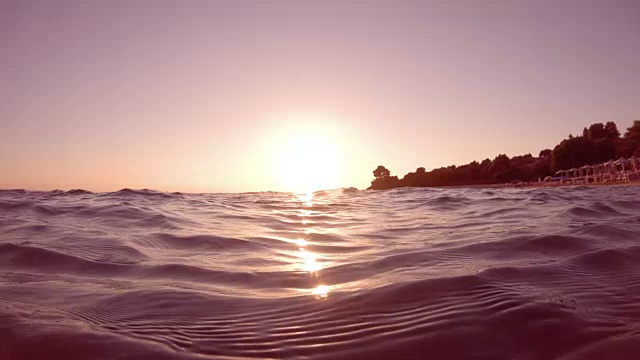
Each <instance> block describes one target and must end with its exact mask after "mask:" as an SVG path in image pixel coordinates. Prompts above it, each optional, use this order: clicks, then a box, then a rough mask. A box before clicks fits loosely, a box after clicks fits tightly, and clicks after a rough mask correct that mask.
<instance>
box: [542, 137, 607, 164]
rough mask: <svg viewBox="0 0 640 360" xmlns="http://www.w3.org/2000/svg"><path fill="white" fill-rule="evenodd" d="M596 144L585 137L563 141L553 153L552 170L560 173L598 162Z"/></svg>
mask: <svg viewBox="0 0 640 360" xmlns="http://www.w3.org/2000/svg"><path fill="white" fill-rule="evenodd" d="M597 159H598V157H597V149H596V145H595V143H594V142H592V141H590V140H589V139H587V138H584V137H576V138H573V137H572V138H569V139H565V140H562V142H561V143H560V144H558V145H556V147H555V148H553V151H552V152H551V169H552V170H553V171H558V170H562V169H571V168H573V167H578V166H582V165H585V164H593V163H595V162H597Z"/></svg>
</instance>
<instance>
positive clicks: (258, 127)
mask: <svg viewBox="0 0 640 360" xmlns="http://www.w3.org/2000/svg"><path fill="white" fill-rule="evenodd" d="M639 35H640V2H638V1H635V0H629V1H625V0H609V1H604V0H603V1H591V0H580V1H565V0H536V1H523V0H513V1H504V0H501V1H490V0H480V1H478V0H470V1H455V0H452V1H429V0H422V1H403V0H399V1H367V0H353V1H331V0H323V1H304V0H300V1H270V0H256V1H245V0H233V1H222V0H207V1H205V0H202V1H200V0H184V1H175V0H174V1H164V0H138V1H119V0H114V1H106V0H105V1H94V0H78V1H65V0H58V1H48V0H47V1H37V0H26V1H17V0H0V154H2V155H1V156H0V188H26V189H38V190H50V189H72V188H83V189H88V190H94V191H112V190H117V189H120V188H125V187H128V188H151V189H159V190H166V191H188V192H245V191H265V190H285V191H287V190H291V189H292V186H294V185H296V184H295V181H293V183H292V182H291V181H287V179H289V178H293V179H295V180H296V181H298V182H301V183H305V182H307V183H308V182H310V181H313V179H316V180H317V183H315V182H314V183H313V185H314V186H325V187H351V186H352V187H357V188H366V187H367V186H368V185H369V183H370V181H371V180H372V178H373V175H372V171H373V169H375V167H376V166H377V165H384V166H386V167H387V168H389V169H390V170H391V172H392V174H395V175H400V176H402V175H404V174H405V173H407V172H409V171H415V169H416V168H417V167H420V166H423V167H425V168H427V169H432V168H436V167H441V166H447V165H451V164H457V165H461V164H465V163H468V162H470V161H472V160H482V159H484V158H493V157H495V156H496V155H497V154H499V153H506V154H507V155H509V156H514V155H519V154H525V153H532V154H534V155H537V153H538V152H539V151H540V150H542V149H544V148H552V147H553V146H554V145H555V144H557V143H558V142H559V141H561V140H562V139H563V138H565V137H567V136H568V134H569V133H573V134H579V133H581V130H582V128H583V127H584V126H588V125H589V124H591V123H594V122H603V121H610V120H613V121H616V122H617V123H618V126H619V128H620V129H624V128H626V127H628V126H630V124H631V123H632V121H633V120H637V119H640V101H638V99H640V96H639V95H640V42H639V40H638V39H639V37H638V36H639ZM298 185H300V184H298Z"/></svg>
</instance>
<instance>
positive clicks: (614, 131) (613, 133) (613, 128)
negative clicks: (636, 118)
mask: <svg viewBox="0 0 640 360" xmlns="http://www.w3.org/2000/svg"><path fill="white" fill-rule="evenodd" d="M604 130H605V131H606V132H607V137H608V138H611V139H617V138H619V137H620V131H618V125H616V123H614V122H613V121H607V123H606V124H605V125H604Z"/></svg>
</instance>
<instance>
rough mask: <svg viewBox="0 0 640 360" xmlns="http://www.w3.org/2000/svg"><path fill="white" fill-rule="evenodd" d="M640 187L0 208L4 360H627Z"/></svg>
mask: <svg viewBox="0 0 640 360" xmlns="http://www.w3.org/2000/svg"><path fill="white" fill-rule="evenodd" d="M639 354H640V187H634V186H615V187H562V188H539V189H534V188H530V189H512V188H508V189H507V188H485V189H479V188H455V189H428V188H423V189H414V188H403V189H395V190H390V191H360V190H356V189H341V190H333V191H325V192H316V193H314V194H312V195H305V196H301V195H292V194H287V193H274V192H264V193H244V194H182V193H164V192H157V191H151V190H139V191H136V190H128V189H124V190H121V191H118V192H112V193H91V192H87V191H83V190H72V191H68V192H64V191H53V192H29V191H22V190H6V191H0V359H200V358H216V359H218V358H313V359H387V358H402V359H411V358H414V359H563V360H565V359H632V358H637V357H638V356H640V355H639Z"/></svg>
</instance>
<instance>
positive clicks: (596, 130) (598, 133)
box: [587, 123, 607, 141]
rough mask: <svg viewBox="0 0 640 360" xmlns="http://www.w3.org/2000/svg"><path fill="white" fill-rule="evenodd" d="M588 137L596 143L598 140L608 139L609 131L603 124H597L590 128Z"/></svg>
mask: <svg viewBox="0 0 640 360" xmlns="http://www.w3.org/2000/svg"><path fill="white" fill-rule="evenodd" d="M587 135H588V136H587V137H588V138H589V140H591V141H596V140H598V139H602V138H605V137H607V131H606V130H605V129H604V124H603V123H595V124H591V126H589V130H588V131H587Z"/></svg>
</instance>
